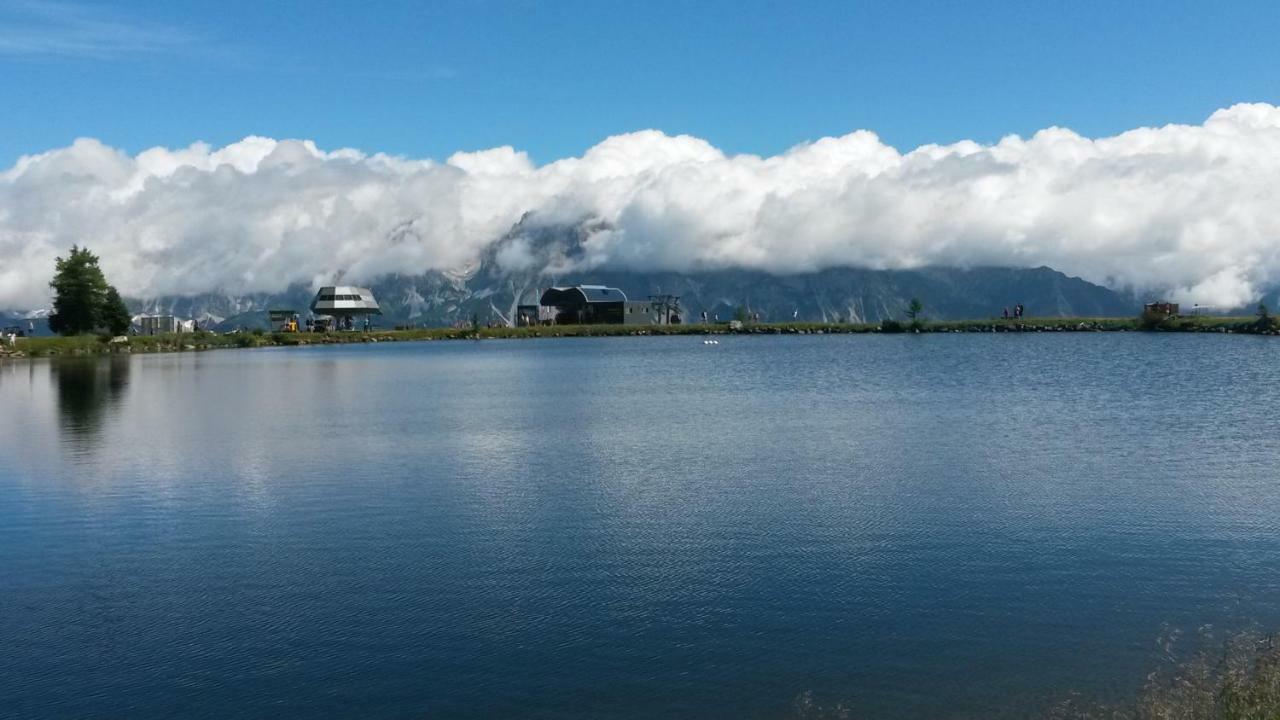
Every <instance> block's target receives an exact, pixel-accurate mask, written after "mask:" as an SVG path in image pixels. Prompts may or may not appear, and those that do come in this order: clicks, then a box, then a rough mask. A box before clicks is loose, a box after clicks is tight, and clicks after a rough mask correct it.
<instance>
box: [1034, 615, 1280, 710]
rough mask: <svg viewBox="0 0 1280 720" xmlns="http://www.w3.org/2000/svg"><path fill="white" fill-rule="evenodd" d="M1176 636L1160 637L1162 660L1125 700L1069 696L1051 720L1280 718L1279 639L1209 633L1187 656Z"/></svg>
mask: <svg viewBox="0 0 1280 720" xmlns="http://www.w3.org/2000/svg"><path fill="white" fill-rule="evenodd" d="M1176 640H1177V635H1176V634H1174V635H1170V636H1167V637H1165V638H1162V640H1161V652H1162V655H1163V658H1164V659H1163V662H1162V663H1161V666H1160V667H1157V668H1156V669H1155V670H1154V671H1152V673H1151V674H1150V675H1148V676H1147V681H1146V683H1145V684H1144V685H1143V686H1142V689H1141V691H1139V693H1138V697H1137V698H1136V699H1135V700H1134V701H1133V702H1132V703H1131V704H1127V705H1120V706H1103V705H1098V704H1091V703H1082V702H1080V701H1078V700H1075V699H1073V700H1069V701H1066V702H1063V703H1062V704H1060V705H1058V706H1057V707H1054V708H1053V709H1051V710H1050V711H1049V713H1048V714H1047V715H1046V717H1047V718H1048V720H1276V718H1280V638H1278V637H1277V636H1276V635H1274V634H1263V633H1258V632H1242V633H1238V634H1236V635H1233V636H1230V637H1228V638H1227V639H1226V640H1224V641H1221V642H1217V643H1215V642H1212V638H1211V636H1209V635H1205V636H1203V637H1202V639H1201V644H1200V648H1199V649H1198V650H1196V651H1195V652H1194V653H1192V654H1191V655H1190V656H1189V657H1181V658H1180V657H1179V656H1178V655H1177V654H1176V653H1175V647H1174V646H1175V641H1176Z"/></svg>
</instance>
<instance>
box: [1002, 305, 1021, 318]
mask: <svg viewBox="0 0 1280 720" xmlns="http://www.w3.org/2000/svg"><path fill="white" fill-rule="evenodd" d="M1024 312H1026V308H1024V307H1022V303H1018V304H1017V305H1014V306H1013V314H1012V315H1010V314H1009V308H1007V307H1006V308H1005V309H1004V315H1003V316H1002V317H1004V319H1005V320H1008V319H1009V318H1011V317H1012V318H1013V319H1014V320H1021V319H1022V315H1023V313H1024Z"/></svg>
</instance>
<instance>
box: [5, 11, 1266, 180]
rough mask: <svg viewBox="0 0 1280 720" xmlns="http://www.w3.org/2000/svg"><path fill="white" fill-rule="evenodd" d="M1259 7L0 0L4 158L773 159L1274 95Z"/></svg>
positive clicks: (1140, 120)
mask: <svg viewBox="0 0 1280 720" xmlns="http://www.w3.org/2000/svg"><path fill="white" fill-rule="evenodd" d="M1277 37H1280V3H1276V2H1274V1H1272V2H1234V3H1221V4H1218V3H1209V2H1196V3H1190V2H1159V3H1156V2H1052V3H1049V2H1045V3H1031V2H974V1H966V2H936V3H914V2H883V3H881V2H853V1H846V2H809V3H778V2H753V1H749V0H736V1H734V2H711V1H710V0H704V1H702V2H652V1H651V2H643V3H641V2H631V3H621V2H617V3H615V2H607V1H603V0H599V1H596V2H577V1H571V0H562V1H558V2H553V1H550V0H511V1H509V2H508V1H499V0H467V1H463V0H438V1H437V2H403V3H401V2H372V3H369V2H359V3H357V2H351V3H339V2H315V1H311V2H271V3H263V2H236V1H228V0H219V1H218V2H191V1H183V0H177V1H175V2H169V3H154V2H121V3H96V4H75V3H62V2H59V3H47V2H23V1H18V2H9V1H6V0H0V166H8V165H10V164H11V163H12V162H13V161H14V159H16V158H17V157H18V156H20V155H22V154H24V153H33V152H39V151H42V150H46V149H49V148H53V147H59V146H64V145H67V144H68V143H70V142H71V140H73V139H74V138H76V137H79V136H91V137H96V138H99V139H101V140H102V141H104V142H106V143H107V144H109V145H113V146H116V147H121V148H123V149H125V150H127V151H130V152H136V151H139V150H142V149H145V148H147V147H151V146H155V145H164V146H168V147H180V146H185V145H188V144H190V143H191V142H193V141H197V140H202V141H206V142H209V143H212V144H214V145H222V144H225V143H228V142H232V141H235V140H237V139H240V138H242V137H244V136H246V135H255V134H256V135H266V136H271V137H277V138H285V137H290V138H307V139H312V140H315V141H316V142H317V143H318V144H319V145H320V146H321V147H324V148H328V149H332V148H337V147H355V148H359V149H362V150H365V151H370V152H374V151H384V152H389V153H395V154H401V155H407V156H412V157H435V158H443V157H446V156H448V155H449V154H450V153H452V152H453V151H455V150H459V149H463V150H474V149H480V148H487V147H493V146H498V145H508V144H509V145H513V146H515V147H516V148H518V149H522V150H527V151H528V152H529V153H530V154H531V155H532V156H533V158H534V159H535V160H536V161H537V162H539V163H543V162H547V161H550V160H554V159H556V158H560V157H565V156H568V155H576V154H579V153H581V152H582V151H583V150H584V149H586V148H588V147H590V146H592V145H594V144H596V143H597V142H599V141H600V140H601V139H603V138H604V137H606V136H608V135H611V134H617V133H622V132H628V131H632V130H638V129H643V128H657V129H660V130H663V131H665V132H667V133H671V134H676V133H689V134H693V135H697V136H699V137H702V138H705V139H707V140H709V141H710V142H712V143H713V144H715V145H716V146H718V147H721V148H723V149H725V150H726V151H729V152H751V153H760V154H773V153H776V152H779V151H781V150H784V149H786V148H787V147H790V146H792V145H794V144H796V143H799V142H802V141H805V140H811V139H815V138H818V137H822V136H826V135H839V134H844V133H847V132H849V131H851V130H855V129H863V128H865V129H871V130H874V131H875V132H877V133H879V134H880V136H881V137H882V138H884V140H885V141H886V142H888V143H890V144H892V145H894V146H896V147H898V148H900V149H909V148H912V147H915V146H917V145H919V144H922V143H927V142H944V143H945V142H951V141H955V140H959V139H964V138H972V139H976V140H980V141H992V140H995V139H998V138H999V137H1000V136H1002V135H1005V134H1008V133H1020V134H1029V133H1031V132H1034V131H1035V130H1037V129H1039V128H1043V127H1046V126H1049V125H1061V126H1066V127H1070V128H1072V129H1075V130H1077V131H1079V132H1081V133H1083V134H1086V135H1091V136H1092V135H1100V134H1109V133H1115V132H1119V131H1122V130H1125V129H1128V128H1131V127H1135V126H1139V125H1163V124H1165V123H1171V122H1185V123H1199V122H1201V121H1203V119H1204V118H1205V117H1207V116H1208V114H1209V113H1211V112H1212V111H1213V110H1214V109H1216V108H1220V107H1225V106H1228V105H1230V104H1232V103H1236V102H1243V101H1255V102H1258V101H1261V102H1270V103H1275V102H1277V101H1278V100H1280V73H1278V72H1277V68H1280V43H1277V42H1276V38H1277Z"/></svg>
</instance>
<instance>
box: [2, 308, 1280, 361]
mask: <svg viewBox="0 0 1280 720" xmlns="http://www.w3.org/2000/svg"><path fill="white" fill-rule="evenodd" d="M1132 331H1150V332H1216V333H1240V334H1271V335H1275V334H1280V331H1277V330H1264V329H1263V328H1261V327H1260V326H1259V325H1258V323H1257V318H1253V317H1182V318H1172V319H1170V320H1167V321H1165V322H1163V323H1160V324H1159V325H1156V326H1154V327H1150V326H1144V325H1143V323H1142V321H1141V320H1139V319H1138V318H1022V319H1019V320H1004V319H987V320H943V321H929V322H924V323H922V324H921V325H920V327H919V328H918V329H916V330H913V329H912V328H911V327H910V326H908V325H906V324H901V325H898V326H897V327H894V325H891V324H886V325H881V324H878V323H876V324H872V323H818V322H784V323H747V324H745V325H743V326H742V327H741V328H738V329H733V328H730V327H729V326H728V325H724V324H719V325H645V326H639V325H564V326H552V327H542V326H539V327H524V328H508V327H498V328H480V329H479V330H471V329H460V328H419V329H412V330H373V331H370V332H336V333H325V334H321V333H305V332H303V333H269V332H268V333H257V332H241V333H236V334H232V335H219V334H215V333H209V332H199V333H178V334H166V335H149V336H129V337H127V338H126V339H125V340H123V341H119V342H113V341H110V339H109V338H102V337H99V336H95V335H78V336H74V337H34V338H18V341H17V345H16V346H15V347H13V348H9V347H8V346H5V347H3V348H0V358H23V357H56V356H61V355H72V356H75V355H112V354H128V353H153V352H196V351H201V350H217V349H222V348H250V347H292V346H304V345H335V344H346V343H362V342H416V341H429V340H469V339H476V338H481V339H523V338H544V337H621V336H641V335H645V336H652V335H706V334H716V335H824V334H837V335H838V334H871V333H876V334H888V333H895V332H923V333H956V332H989V333H1000V332H1006V333H1008V332H1132Z"/></svg>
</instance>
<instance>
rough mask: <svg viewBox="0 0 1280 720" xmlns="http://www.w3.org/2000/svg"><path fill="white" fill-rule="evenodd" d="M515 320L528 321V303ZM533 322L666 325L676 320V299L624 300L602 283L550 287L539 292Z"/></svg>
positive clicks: (529, 314)
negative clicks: (539, 295) (539, 296)
mask: <svg viewBox="0 0 1280 720" xmlns="http://www.w3.org/2000/svg"><path fill="white" fill-rule="evenodd" d="M518 310H519V315H518V319H517V323H518V324H522V325H523V324H532V322H534V319H533V318H534V313H533V308H532V307H531V306H521V307H520V308H518ZM536 318H537V320H536V322H537V323H539V324H555V325H666V324H675V323H679V322H680V299H679V298H677V297H675V296H671V295H661V296H654V297H653V298H650V299H649V300H647V301H639V302H636V301H631V300H627V294H626V293H624V292H622V291H621V290H619V289H618V288H611V287H605V286H604V285H575V286H573V287H553V288H547V289H546V290H544V291H543V292H542V297H541V299H539V301H538V307H537V314H536Z"/></svg>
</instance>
